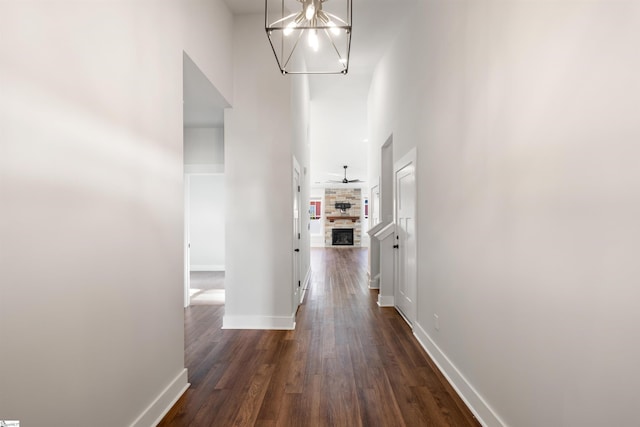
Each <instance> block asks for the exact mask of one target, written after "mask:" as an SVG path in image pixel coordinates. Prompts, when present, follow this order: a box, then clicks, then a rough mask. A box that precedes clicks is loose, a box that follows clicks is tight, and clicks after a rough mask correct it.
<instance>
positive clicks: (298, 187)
mask: <svg viewBox="0 0 640 427" xmlns="http://www.w3.org/2000/svg"><path fill="white" fill-rule="evenodd" d="M299 192H300V186H299V185H298V193H299Z"/></svg>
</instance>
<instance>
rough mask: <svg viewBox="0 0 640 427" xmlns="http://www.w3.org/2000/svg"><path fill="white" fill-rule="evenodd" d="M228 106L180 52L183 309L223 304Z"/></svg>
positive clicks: (187, 57)
mask: <svg viewBox="0 0 640 427" xmlns="http://www.w3.org/2000/svg"><path fill="white" fill-rule="evenodd" d="M228 107H229V104H228V103H227V101H226V100H225V99H224V97H223V96H222V95H221V94H220V92H219V91H218V90H217V89H216V88H215V87H214V86H213V84H211V82H210V81H209V79H207V77H206V76H205V75H204V73H203V72H202V71H201V70H200V69H199V68H198V66H197V65H196V64H195V63H194V62H193V61H192V60H191V58H189V56H188V55H187V54H186V53H184V54H183V124H184V129H183V130H184V133H183V144H184V145H183V153H184V183H185V206H184V207H185V215H184V218H185V224H184V236H185V240H184V306H185V307H188V306H189V305H192V304H216V305H219V304H224V297H225V294H224V273H225V203H224V201H225V188H226V184H225V179H224V109H225V108H228Z"/></svg>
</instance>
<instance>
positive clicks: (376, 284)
mask: <svg viewBox="0 0 640 427" xmlns="http://www.w3.org/2000/svg"><path fill="white" fill-rule="evenodd" d="M369 289H380V273H378V274H376V275H375V277H374V278H369Z"/></svg>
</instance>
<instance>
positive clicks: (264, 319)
mask: <svg viewBox="0 0 640 427" xmlns="http://www.w3.org/2000/svg"><path fill="white" fill-rule="evenodd" d="M295 328H296V319H295V315H291V316H224V317H223V318H222V329H270V330H286V331H290V330H294V329H295Z"/></svg>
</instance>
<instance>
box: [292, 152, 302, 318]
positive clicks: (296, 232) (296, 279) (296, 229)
mask: <svg viewBox="0 0 640 427" xmlns="http://www.w3.org/2000/svg"><path fill="white" fill-rule="evenodd" d="M300 220H301V217H300V166H299V165H298V162H297V161H296V160H295V158H294V159H293V310H294V312H295V310H296V309H297V307H298V305H299V304H300V291H301V289H300V228H301V227H300Z"/></svg>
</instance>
